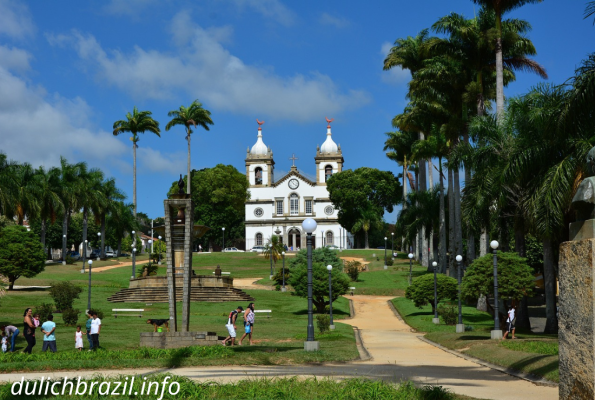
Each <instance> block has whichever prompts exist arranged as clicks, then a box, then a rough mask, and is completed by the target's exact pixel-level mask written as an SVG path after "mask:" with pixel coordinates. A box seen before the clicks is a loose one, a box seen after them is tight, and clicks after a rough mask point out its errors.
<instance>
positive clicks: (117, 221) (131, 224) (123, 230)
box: [101, 200, 139, 255]
mask: <svg viewBox="0 0 595 400" xmlns="http://www.w3.org/2000/svg"><path fill="white" fill-rule="evenodd" d="M101 220H102V229H105V225H106V218H105V215H103V214H102V218H101ZM107 224H108V225H109V227H110V230H111V231H112V232H113V233H114V236H115V237H116V241H117V243H118V249H117V251H118V255H120V254H121V252H122V240H123V239H124V237H125V236H126V235H127V234H128V235H130V234H132V233H131V232H132V231H134V230H138V227H139V226H138V221H137V219H136V218H135V217H134V205H133V204H126V203H124V202H123V201H119V200H118V201H114V202H113V204H112V205H111V207H110V213H109V214H108V216H107ZM104 236H105V234H102V235H101V237H102V248H103V247H104V246H103V244H104V243H105V242H104V240H103V237H104Z"/></svg>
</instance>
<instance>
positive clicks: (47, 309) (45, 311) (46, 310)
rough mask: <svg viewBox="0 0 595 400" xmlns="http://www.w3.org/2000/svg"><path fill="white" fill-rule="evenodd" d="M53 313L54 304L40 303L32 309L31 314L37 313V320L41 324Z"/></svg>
mask: <svg viewBox="0 0 595 400" xmlns="http://www.w3.org/2000/svg"><path fill="white" fill-rule="evenodd" d="M53 313H54V305H53V304H51V303H41V304H40V305H38V306H37V307H35V309H34V310H33V315H35V314H39V321H41V323H42V324H43V323H44V322H45V321H47V320H48V316H49V315H50V314H53Z"/></svg>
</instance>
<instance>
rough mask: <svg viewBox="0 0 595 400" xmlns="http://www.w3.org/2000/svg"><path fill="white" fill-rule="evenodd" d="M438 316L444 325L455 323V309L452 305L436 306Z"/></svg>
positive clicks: (456, 315)
mask: <svg viewBox="0 0 595 400" xmlns="http://www.w3.org/2000/svg"><path fill="white" fill-rule="evenodd" d="M438 315H439V316H441V317H442V320H443V321H444V323H445V324H446V325H456V323H457V317H458V313H457V309H456V308H455V306H452V305H444V304H440V305H438Z"/></svg>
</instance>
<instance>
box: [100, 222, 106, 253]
mask: <svg viewBox="0 0 595 400" xmlns="http://www.w3.org/2000/svg"><path fill="white" fill-rule="evenodd" d="M99 257H100V258H105V214H103V215H102V216H101V253H100V255H99Z"/></svg>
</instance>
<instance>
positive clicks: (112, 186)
mask: <svg viewBox="0 0 595 400" xmlns="http://www.w3.org/2000/svg"><path fill="white" fill-rule="evenodd" d="M99 195H100V201H97V202H96V203H95V204H94V207H93V214H95V223H97V224H98V225H101V245H100V246H99V248H100V249H101V254H100V257H101V258H105V241H106V239H107V237H106V231H105V229H106V217H107V216H108V215H112V214H117V215H118V217H117V218H111V220H110V223H111V224H114V225H115V229H114V231H113V232H115V233H116V234H115V236H116V238H117V242H118V254H119V251H120V250H119V245H120V242H121V240H122V237H123V236H122V235H123V233H122V232H123V231H124V230H125V229H123V228H122V226H125V227H128V226H131V223H130V221H129V218H127V217H129V216H128V214H126V215H124V214H122V209H121V208H119V207H120V203H121V202H122V201H123V200H124V199H125V198H126V196H124V193H122V191H121V190H120V189H118V188H117V187H116V181H115V180H114V179H113V178H111V179H108V180H106V181H104V182H103V183H102V184H101V186H100V187H99ZM118 213H119V214H118ZM133 213H134V206H133V208H132V214H133ZM118 218H122V219H123V220H122V221H119V220H118ZM135 227H136V225H135V226H134V227H133V230H134V228H135ZM128 232H129V231H128ZM111 247H114V246H113V244H112V246H111Z"/></svg>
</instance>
